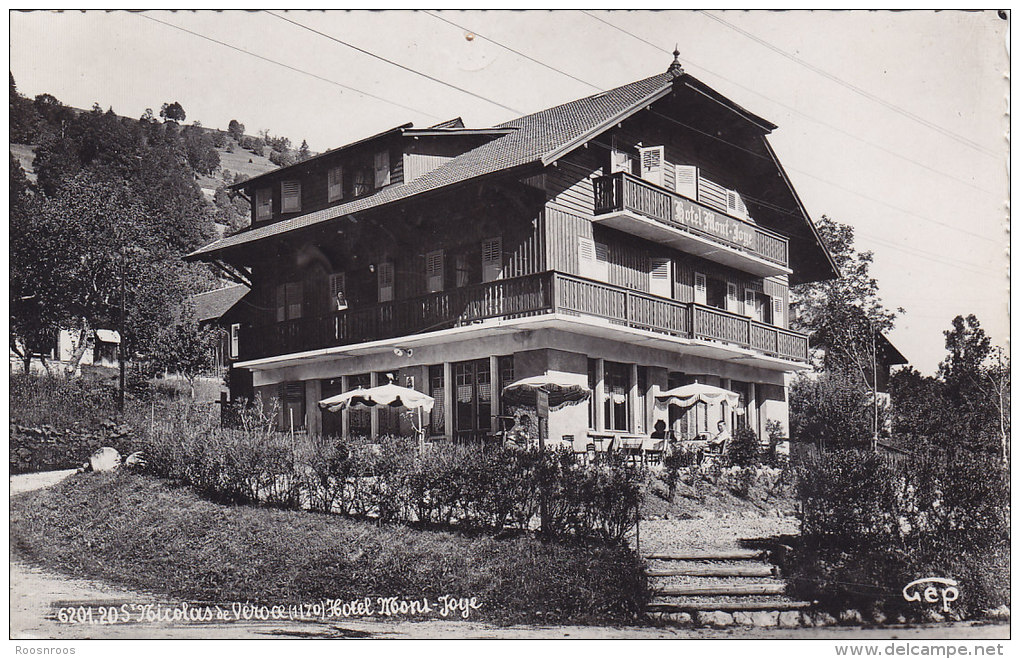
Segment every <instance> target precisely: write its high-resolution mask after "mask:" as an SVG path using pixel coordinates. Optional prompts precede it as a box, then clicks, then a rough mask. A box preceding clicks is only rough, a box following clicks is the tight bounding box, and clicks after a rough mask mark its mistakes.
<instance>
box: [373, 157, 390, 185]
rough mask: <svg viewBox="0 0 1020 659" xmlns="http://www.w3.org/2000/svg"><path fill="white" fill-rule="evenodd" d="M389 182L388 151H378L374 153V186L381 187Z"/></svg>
mask: <svg viewBox="0 0 1020 659" xmlns="http://www.w3.org/2000/svg"><path fill="white" fill-rule="evenodd" d="M389 184H390V152H389V151H379V152H378V153H376V154H375V187H377V188H381V187H383V186H386V185H389Z"/></svg>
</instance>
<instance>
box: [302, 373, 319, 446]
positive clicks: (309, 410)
mask: <svg viewBox="0 0 1020 659" xmlns="http://www.w3.org/2000/svg"><path fill="white" fill-rule="evenodd" d="M320 400H322V382H321V381H319V380H316V379H313V380H305V427H306V428H307V429H308V434H309V435H321V434H322V410H321V409H319V401H320Z"/></svg>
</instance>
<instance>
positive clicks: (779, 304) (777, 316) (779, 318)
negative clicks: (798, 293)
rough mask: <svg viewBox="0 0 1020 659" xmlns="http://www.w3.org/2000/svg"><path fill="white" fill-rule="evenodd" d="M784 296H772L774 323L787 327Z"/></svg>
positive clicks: (777, 325)
mask: <svg viewBox="0 0 1020 659" xmlns="http://www.w3.org/2000/svg"><path fill="white" fill-rule="evenodd" d="M783 315H784V314H783V298H781V297H778V296H777V297H774V298H772V324H773V325H775V326H776V327H785V325H784V324H783Z"/></svg>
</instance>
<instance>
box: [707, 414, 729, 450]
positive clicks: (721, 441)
mask: <svg viewBox="0 0 1020 659" xmlns="http://www.w3.org/2000/svg"><path fill="white" fill-rule="evenodd" d="M716 427H717V428H718V429H719V432H717V433H716V435H715V437H713V438H712V439H710V440H708V446H709V448H711V449H712V450H714V451H718V452H719V453H725V452H726V447H727V446H728V445H729V443H730V431H729V429H727V428H726V422H725V421H720V422H719V423H718V424H717V425H716Z"/></svg>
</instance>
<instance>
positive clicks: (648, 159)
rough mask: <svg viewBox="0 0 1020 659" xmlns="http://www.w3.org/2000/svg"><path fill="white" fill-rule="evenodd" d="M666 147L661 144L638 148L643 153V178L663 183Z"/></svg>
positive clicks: (657, 183) (659, 183) (658, 183)
mask: <svg viewBox="0 0 1020 659" xmlns="http://www.w3.org/2000/svg"><path fill="white" fill-rule="evenodd" d="M665 151H666V149H665V148H664V147H661V146H649V147H643V148H641V149H638V152H639V153H640V154H641V178H643V179H644V180H646V181H648V182H649V183H654V184H655V185H662V166H663V162H664V161H665Z"/></svg>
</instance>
